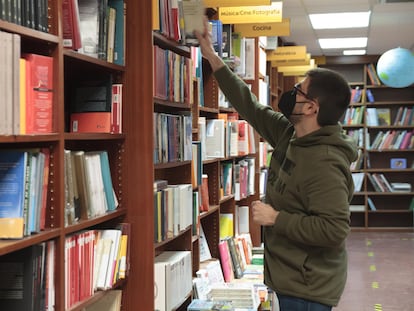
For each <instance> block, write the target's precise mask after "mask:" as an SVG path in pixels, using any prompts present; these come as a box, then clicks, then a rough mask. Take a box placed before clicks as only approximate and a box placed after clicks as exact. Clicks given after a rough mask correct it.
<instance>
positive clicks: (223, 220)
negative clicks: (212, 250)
mask: <svg viewBox="0 0 414 311" xmlns="http://www.w3.org/2000/svg"><path fill="white" fill-rule="evenodd" d="M233 235H234V219H233V214H230V213H228V214H227V213H223V214H220V239H225V238H226V237H232V236H233Z"/></svg>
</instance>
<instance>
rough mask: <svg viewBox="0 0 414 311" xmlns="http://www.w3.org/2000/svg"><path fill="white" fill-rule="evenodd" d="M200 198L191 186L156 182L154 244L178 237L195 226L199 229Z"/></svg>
mask: <svg viewBox="0 0 414 311" xmlns="http://www.w3.org/2000/svg"><path fill="white" fill-rule="evenodd" d="M199 210H200V202H199V198H198V196H197V195H196V194H194V193H193V187H192V185H191V184H176V185H171V184H168V182H167V181H166V180H156V181H154V242H161V241H163V240H165V239H167V238H172V237H174V236H177V235H178V234H179V233H180V232H182V231H183V230H185V229H186V228H188V227H189V226H190V225H193V227H194V228H196V227H197V222H198V217H197V216H198V212H199Z"/></svg>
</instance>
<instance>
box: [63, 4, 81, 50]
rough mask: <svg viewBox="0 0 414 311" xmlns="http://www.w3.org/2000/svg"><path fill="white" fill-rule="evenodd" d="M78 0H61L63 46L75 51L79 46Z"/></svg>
mask: <svg viewBox="0 0 414 311" xmlns="http://www.w3.org/2000/svg"><path fill="white" fill-rule="evenodd" d="M79 22H80V21H79V8H78V0H63V1H62V37H63V41H62V43H63V47H65V48H69V49H72V50H75V51H77V50H78V49H80V48H81V46H82V42H81V36H80V29H79Z"/></svg>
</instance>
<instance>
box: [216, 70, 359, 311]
mask: <svg viewBox="0 0 414 311" xmlns="http://www.w3.org/2000/svg"><path fill="white" fill-rule="evenodd" d="M214 75H215V77H216V80H217V81H218V83H219V86H220V88H221V90H222V91H223V93H224V95H225V96H226V97H227V99H228V100H229V102H230V103H231V104H232V106H233V107H234V108H235V109H236V110H237V111H238V112H239V114H240V115H241V117H243V118H244V119H245V120H247V121H248V122H249V123H250V124H251V125H252V126H253V127H254V128H255V130H256V131H257V132H258V133H259V135H260V136H261V137H263V138H264V139H265V140H266V141H267V142H268V143H269V144H270V145H271V146H272V147H273V148H274V151H273V153H272V158H271V162H270V166H269V174H268V180H267V187H266V203H268V204H270V205H271V206H272V207H273V208H274V209H275V210H277V211H279V212H280V214H279V216H278V217H277V219H276V223H275V224H274V225H273V226H265V227H264V244H265V275H264V279H265V284H266V285H267V286H268V287H270V288H271V289H273V290H274V291H276V292H277V293H280V294H284V295H288V296H294V297H299V298H303V299H307V300H311V301H315V302H319V303H322V304H326V305H330V306H335V305H337V304H338V301H339V299H340V297H341V294H342V292H343V290H344V287H345V282H346V277H347V253H346V249H345V240H346V237H347V235H348V233H349V231H350V225H349V223H350V212H349V203H350V201H351V199H352V195H353V192H354V185H353V181H352V175H351V172H350V169H349V167H350V164H351V162H352V161H354V160H355V159H356V156H357V152H356V145H355V143H354V141H353V140H352V139H351V138H350V137H348V136H346V135H345V134H343V131H342V127H341V126H340V125H339V124H338V125H329V126H323V127H322V128H321V129H319V130H317V131H315V132H312V133H310V134H308V135H306V136H303V137H300V138H297V137H296V136H295V131H294V128H293V126H292V124H291V123H290V122H289V121H288V120H287V119H286V118H285V117H284V116H283V115H282V114H281V113H279V112H276V111H274V110H272V109H271V108H270V107H268V106H264V105H261V104H260V103H259V102H258V100H257V98H256V97H255V96H254V95H252V94H251V93H250V91H249V88H248V87H247V85H246V84H245V83H244V82H243V81H242V80H241V79H240V78H239V77H238V76H237V75H235V74H233V73H232V72H231V71H230V70H229V69H228V68H227V66H225V67H223V68H220V69H219V70H217V71H216V72H215V73H214Z"/></svg>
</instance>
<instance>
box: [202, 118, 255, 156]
mask: <svg viewBox="0 0 414 311" xmlns="http://www.w3.org/2000/svg"><path fill="white" fill-rule="evenodd" d="M198 126H199V132H200V135H199V137H200V141H201V145H202V159H203V160H206V159H215V158H227V157H235V156H243V155H248V154H251V153H255V152H256V140H255V135H254V130H253V128H252V126H251V125H250V124H248V123H247V121H245V120H239V119H238V115H237V114H236V113H234V114H229V113H220V114H219V117H218V119H206V118H205V117H199V118H198Z"/></svg>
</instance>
